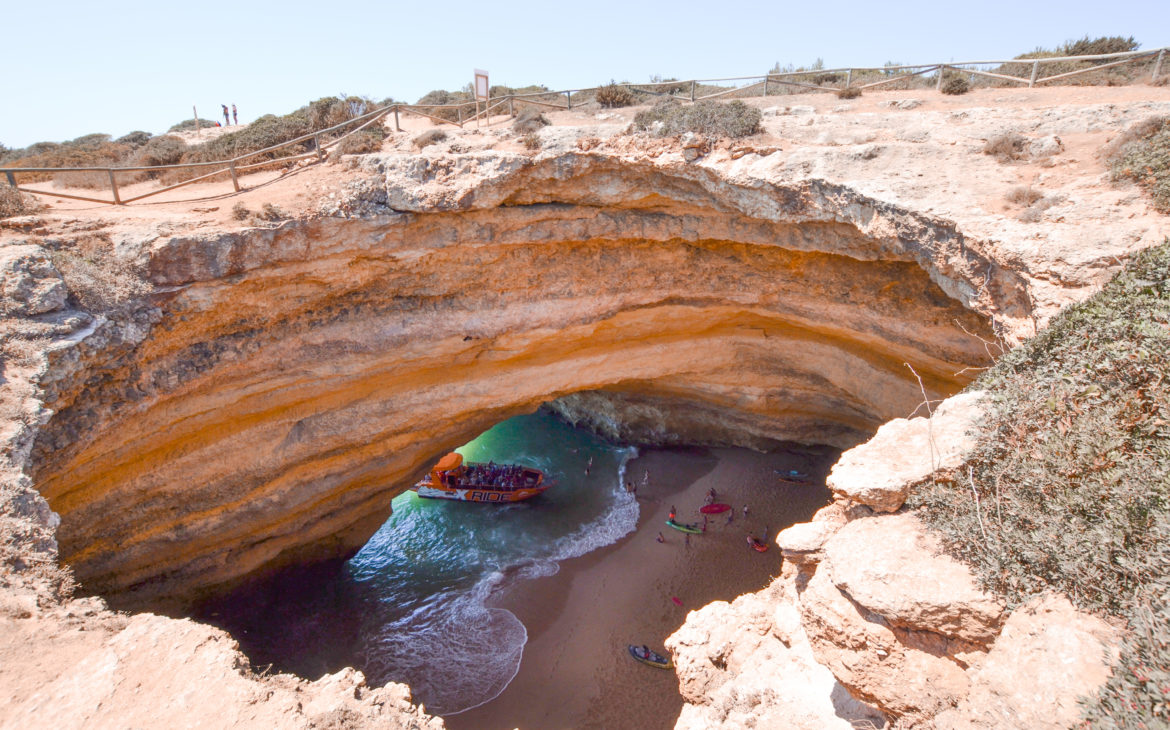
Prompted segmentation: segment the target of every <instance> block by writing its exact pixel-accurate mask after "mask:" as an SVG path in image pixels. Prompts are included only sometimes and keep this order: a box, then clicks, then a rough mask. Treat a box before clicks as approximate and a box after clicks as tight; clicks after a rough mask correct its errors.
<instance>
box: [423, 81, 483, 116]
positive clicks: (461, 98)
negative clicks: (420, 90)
mask: <svg viewBox="0 0 1170 730" xmlns="http://www.w3.org/2000/svg"><path fill="white" fill-rule="evenodd" d="M474 101H475V99H474V98H472V96H471V94H470V93H468V92H466V91H444V90H443V89H435V90H434V91H430V92H427V93H426V94H424V95H423V97H422V98H421V99H419V100H418V101H417V102H415V105H416V106H427V105H429V104H436V105H439V106H434V107H431V108H430V109H424V110H423V111H424V112H426V113H427V114H429V115H431V116H432V117H438V118H439V119H446V120H447V121H448V122H457V121H459V119H460V111H462V116H463V117H469V116H471V115H472V113H473V112H471V111H470V110H471V109H474V105H473V104H472V102H474ZM449 104H465V105H467V106H466V107H464V108H463V109H462V110H461V109H459V108H456V107H446V105H449ZM440 107H444V108H440Z"/></svg>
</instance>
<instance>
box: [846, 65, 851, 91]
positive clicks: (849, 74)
mask: <svg viewBox="0 0 1170 730" xmlns="http://www.w3.org/2000/svg"><path fill="white" fill-rule="evenodd" d="M852 83H853V69H849V70H848V71H846V72H845V88H846V89H848V88H849V85H850V84H852Z"/></svg>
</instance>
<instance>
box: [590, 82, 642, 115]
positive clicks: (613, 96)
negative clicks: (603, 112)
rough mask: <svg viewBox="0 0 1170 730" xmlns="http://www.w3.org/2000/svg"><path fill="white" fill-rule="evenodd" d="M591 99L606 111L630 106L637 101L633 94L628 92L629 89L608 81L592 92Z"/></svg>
mask: <svg viewBox="0 0 1170 730" xmlns="http://www.w3.org/2000/svg"><path fill="white" fill-rule="evenodd" d="M593 98H594V99H596V100H597V103H598V104H600V105H602V106H603V107H605V108H606V109H614V108H617V107H622V106H630V105H631V104H636V103H637V101H638V99H637V97H636V96H634V92H632V91H630V89H629V87H626V86H622V85H620V84H618V83H617V82H615V81H610V82H609V83H608V84H606V85H605V86H602V87H600V88H598V89H597V91H595V92H594V94H593Z"/></svg>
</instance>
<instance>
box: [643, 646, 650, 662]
mask: <svg viewBox="0 0 1170 730" xmlns="http://www.w3.org/2000/svg"><path fill="white" fill-rule="evenodd" d="M642 658H643V659H649V658H650V647H648V646H646V645H645V644H642Z"/></svg>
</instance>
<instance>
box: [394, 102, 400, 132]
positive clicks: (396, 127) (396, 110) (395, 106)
mask: <svg viewBox="0 0 1170 730" xmlns="http://www.w3.org/2000/svg"><path fill="white" fill-rule="evenodd" d="M394 129H396V130H398V131H399V132H401V131H402V125H401V124H399V123H398V105H397V104H395V105H394Z"/></svg>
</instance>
